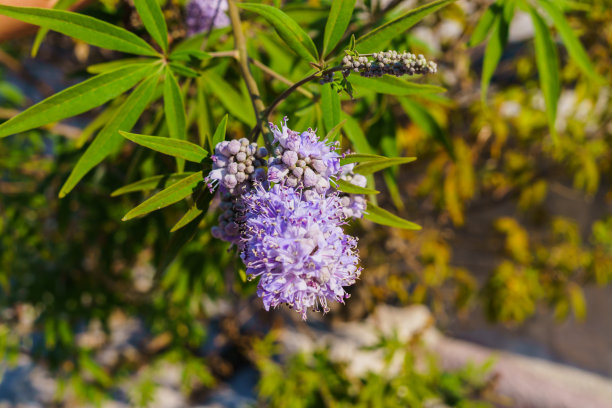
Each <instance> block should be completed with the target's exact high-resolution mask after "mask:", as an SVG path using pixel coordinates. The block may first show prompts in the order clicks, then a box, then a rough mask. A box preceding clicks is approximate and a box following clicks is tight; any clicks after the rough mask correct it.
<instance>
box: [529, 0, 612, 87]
mask: <svg viewBox="0 0 612 408" xmlns="http://www.w3.org/2000/svg"><path fill="white" fill-rule="evenodd" d="M538 2H539V4H540V5H541V6H542V8H543V9H544V10H545V11H546V14H548V16H549V17H550V18H551V19H552V21H553V23H554V24H555V27H557V31H559V35H560V36H561V39H562V40H563V44H564V45H565V48H566V49H567V52H568V54H569V55H570V57H571V58H572V59H573V60H574V62H575V63H576V64H577V65H578V66H579V67H580V69H582V71H583V72H584V73H585V74H587V75H588V76H590V77H591V78H593V79H594V80H595V81H597V82H600V83H603V82H605V79H604V78H602V77H601V76H600V75H598V74H597V72H595V68H593V65H592V64H591V61H590V60H589V56H588V55H587V53H586V51H585V50H584V47H583V46H582V44H581V43H580V40H578V38H577V37H576V35H575V34H574V31H573V30H572V28H571V27H570V25H569V23H568V22H567V20H566V19H565V17H564V16H563V12H562V11H561V9H560V8H559V6H558V5H557V4H556V3H554V2H551V1H549V0H539V1H538Z"/></svg>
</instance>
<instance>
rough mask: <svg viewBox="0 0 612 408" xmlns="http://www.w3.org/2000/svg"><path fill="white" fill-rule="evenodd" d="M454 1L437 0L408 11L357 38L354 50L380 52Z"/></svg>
mask: <svg viewBox="0 0 612 408" xmlns="http://www.w3.org/2000/svg"><path fill="white" fill-rule="evenodd" d="M454 1H455V0H437V1H432V2H431V3H428V4H425V5H423V6H421V7H418V8H415V9H413V10H410V11H408V12H407V13H405V14H403V15H402V16H400V17H398V18H396V19H394V20H391V21H389V22H388V23H386V24H384V25H382V26H380V27H378V28H375V29H374V30H372V31H370V32H369V33H367V34H365V35H363V36H361V37H359V38H358V39H357V42H356V50H357V52H359V53H362V54H364V53H368V52H378V51H382V50H383V49H384V47H386V46H387V45H388V44H389V42H391V40H393V39H394V38H395V37H397V36H399V35H401V34H403V33H405V32H406V31H407V30H408V29H409V28H410V27H412V26H413V25H415V24H416V23H418V22H419V21H421V20H422V19H423V18H425V17H426V16H428V15H429V14H431V13H433V12H434V11H437V10H439V9H441V8H442V7H445V6H447V5H449V4H450V3H452V2H454Z"/></svg>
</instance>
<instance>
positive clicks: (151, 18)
mask: <svg viewBox="0 0 612 408" xmlns="http://www.w3.org/2000/svg"><path fill="white" fill-rule="evenodd" d="M134 6H136V10H137V11H138V15H139V16H140V19H141V20H142V23H143V24H144V26H145V28H146V29H147V31H148V32H149V34H151V37H153V39H154V40H155V42H156V43H158V44H159V46H160V47H161V48H162V50H164V52H166V51H168V27H167V26H166V19H165V18H164V15H163V13H162V10H161V7H160V6H159V3H158V2H157V0H134Z"/></svg>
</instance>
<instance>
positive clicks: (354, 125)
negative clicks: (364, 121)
mask: <svg viewBox="0 0 612 408" xmlns="http://www.w3.org/2000/svg"><path fill="white" fill-rule="evenodd" d="M342 117H343V118H344V119H345V120H346V124H345V125H344V129H343V132H344V134H345V135H346V137H347V139H348V140H350V141H351V143H352V144H353V147H354V148H355V150H356V151H357V152H359V153H373V151H372V148H371V147H370V144H369V143H368V140H367V139H366V136H365V134H364V133H363V130H361V127H360V126H359V122H357V121H356V120H355V119H354V118H352V117H351V116H349V115H347V114H346V113H344V112H343V113H342Z"/></svg>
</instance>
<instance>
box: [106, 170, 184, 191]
mask: <svg viewBox="0 0 612 408" xmlns="http://www.w3.org/2000/svg"><path fill="white" fill-rule="evenodd" d="M193 174H195V172H193V171H186V172H184V173H172V174H161V175H159V176H152V177H147V178H145V179H142V180H138V181H135V182H133V183H130V184H128V185H126V186H123V187H121V188H118V189H117V190H115V191H113V192H112V193H111V197H116V196H120V195H123V194H127V193H135V192H138V191H151V190H155V189H157V188H166V187H168V186H169V185H172V184H174V183H176V182H177V181H180V180H182V179H184V178H186V177H189V176H191V175H193Z"/></svg>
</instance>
